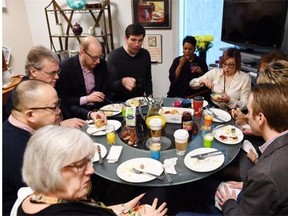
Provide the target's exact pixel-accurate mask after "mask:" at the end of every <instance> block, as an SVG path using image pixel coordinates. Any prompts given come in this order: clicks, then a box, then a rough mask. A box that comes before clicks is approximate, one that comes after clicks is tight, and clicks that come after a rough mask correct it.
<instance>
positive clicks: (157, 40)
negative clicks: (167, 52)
mask: <svg viewBox="0 0 288 216" xmlns="http://www.w3.org/2000/svg"><path fill="white" fill-rule="evenodd" d="M143 48H145V49H147V50H148V52H149V53H150V56H151V62H152V63H162V35H161V34H146V36H145V38H144V40H143Z"/></svg>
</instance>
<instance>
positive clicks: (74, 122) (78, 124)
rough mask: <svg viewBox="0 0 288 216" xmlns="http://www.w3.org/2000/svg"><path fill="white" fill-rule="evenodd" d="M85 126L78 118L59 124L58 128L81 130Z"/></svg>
mask: <svg viewBox="0 0 288 216" xmlns="http://www.w3.org/2000/svg"><path fill="white" fill-rule="evenodd" d="M85 124H87V123H86V121H84V120H82V119H79V118H70V119H66V120H63V121H61V122H60V126H63V127H72V128H81V127H83V126H84V125H85Z"/></svg>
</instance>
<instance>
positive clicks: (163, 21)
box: [132, 0, 171, 29]
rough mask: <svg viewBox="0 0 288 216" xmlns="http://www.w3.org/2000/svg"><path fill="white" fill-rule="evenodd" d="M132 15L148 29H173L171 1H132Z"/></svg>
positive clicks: (136, 21) (134, 19) (134, 21)
mask: <svg viewBox="0 0 288 216" xmlns="http://www.w3.org/2000/svg"><path fill="white" fill-rule="evenodd" d="M132 14H133V23H139V24H141V25H142V26H143V27H144V28H146V29H170V28H171V0H153V1H150V0H132Z"/></svg>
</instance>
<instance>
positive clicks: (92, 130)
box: [87, 120, 121, 136]
mask: <svg viewBox="0 0 288 216" xmlns="http://www.w3.org/2000/svg"><path fill="white" fill-rule="evenodd" d="M107 124H112V125H114V127H115V131H116V130H118V129H119V128H120V127H121V122H120V121H117V120H107ZM105 126H106V125H105V124H104V122H102V121H100V120H99V121H96V122H94V124H89V125H88V128H87V133H88V134H89V135H92V136H102V135H105V134H106V132H105Z"/></svg>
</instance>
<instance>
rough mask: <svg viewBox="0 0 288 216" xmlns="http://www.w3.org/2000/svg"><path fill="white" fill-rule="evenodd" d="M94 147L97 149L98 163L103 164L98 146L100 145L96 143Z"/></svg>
mask: <svg viewBox="0 0 288 216" xmlns="http://www.w3.org/2000/svg"><path fill="white" fill-rule="evenodd" d="M96 149H97V152H98V156H99V163H100V164H103V158H102V156H101V148H100V146H99V145H97V147H96Z"/></svg>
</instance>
